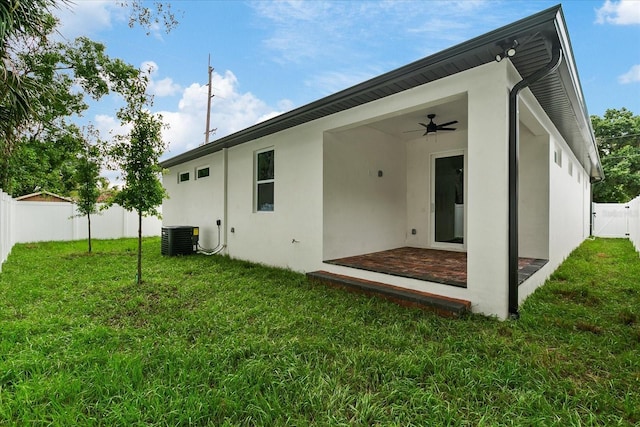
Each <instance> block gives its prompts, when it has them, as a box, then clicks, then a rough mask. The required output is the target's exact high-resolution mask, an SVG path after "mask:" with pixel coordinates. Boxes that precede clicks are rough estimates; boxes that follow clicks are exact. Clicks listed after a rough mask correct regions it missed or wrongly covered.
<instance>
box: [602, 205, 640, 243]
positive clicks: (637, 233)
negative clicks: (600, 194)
mask: <svg viewBox="0 0 640 427" xmlns="http://www.w3.org/2000/svg"><path fill="white" fill-rule="evenodd" d="M593 235H594V236H597V237H623V238H628V239H629V240H631V242H632V243H633V246H635V248H636V250H637V251H639V252H640V196H638V197H636V198H635V199H633V200H631V201H630V202H629V203H594V204H593Z"/></svg>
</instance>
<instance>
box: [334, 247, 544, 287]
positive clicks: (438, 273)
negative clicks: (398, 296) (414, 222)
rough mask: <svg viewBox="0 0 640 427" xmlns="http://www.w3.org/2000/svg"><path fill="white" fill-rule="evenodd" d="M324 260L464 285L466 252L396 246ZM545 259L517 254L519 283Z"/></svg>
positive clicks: (362, 268)
mask: <svg viewBox="0 0 640 427" xmlns="http://www.w3.org/2000/svg"><path fill="white" fill-rule="evenodd" d="M325 262H326V263H328V264H335V265H341V266H345V267H351V268H357V269H360V270H368V271H375V272H377V273H385V274H391V275H394V276H401V277H409V278H412V279H418V280H426V281H429V282H436V283H443V284H447V285H453V286H460V287H467V254H466V253H465V252H453V251H442V250H436V249H424V248H411V247H404V248H397V249H390V250H386V251H381V252H374V253H369V254H364V255H356V256H350V257H346V258H338V259H333V260H329V261H325ZM546 263H547V260H544V259H535V258H520V260H519V262H518V267H519V272H518V279H519V283H522V282H524V281H525V280H526V279H527V278H529V277H530V276H531V275H532V274H533V273H535V272H536V271H538V270H539V269H540V268H542V266H543V265H545V264H546Z"/></svg>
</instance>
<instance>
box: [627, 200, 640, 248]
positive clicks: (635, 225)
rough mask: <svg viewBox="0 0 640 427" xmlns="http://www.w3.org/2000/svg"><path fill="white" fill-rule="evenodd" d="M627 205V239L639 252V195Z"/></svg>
mask: <svg viewBox="0 0 640 427" xmlns="http://www.w3.org/2000/svg"><path fill="white" fill-rule="evenodd" d="M628 205H629V214H628V215H629V239H630V240H631V242H632V243H633V246H635V247H636V250H637V251H638V252H640V196H638V197H636V198H635V199H633V200H632V201H630V202H629V203H628Z"/></svg>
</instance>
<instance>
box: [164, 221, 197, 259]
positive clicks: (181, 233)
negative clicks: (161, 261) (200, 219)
mask: <svg viewBox="0 0 640 427" xmlns="http://www.w3.org/2000/svg"><path fill="white" fill-rule="evenodd" d="M199 231H200V229H199V228H198V227H193V226H191V225H173V226H168V227H162V248H161V253H162V255H169V256H176V255H191V254H193V253H195V252H196V251H197V250H198V239H199V234H200V232H199Z"/></svg>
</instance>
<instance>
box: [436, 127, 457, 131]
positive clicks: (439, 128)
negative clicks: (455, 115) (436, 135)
mask: <svg viewBox="0 0 640 427" xmlns="http://www.w3.org/2000/svg"><path fill="white" fill-rule="evenodd" d="M438 130H456V128H441V127H438Z"/></svg>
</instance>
